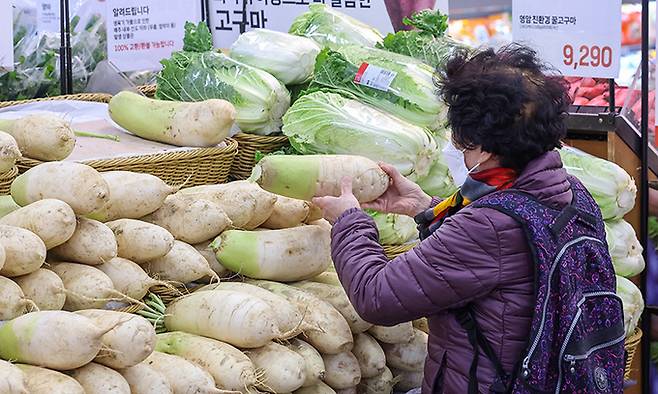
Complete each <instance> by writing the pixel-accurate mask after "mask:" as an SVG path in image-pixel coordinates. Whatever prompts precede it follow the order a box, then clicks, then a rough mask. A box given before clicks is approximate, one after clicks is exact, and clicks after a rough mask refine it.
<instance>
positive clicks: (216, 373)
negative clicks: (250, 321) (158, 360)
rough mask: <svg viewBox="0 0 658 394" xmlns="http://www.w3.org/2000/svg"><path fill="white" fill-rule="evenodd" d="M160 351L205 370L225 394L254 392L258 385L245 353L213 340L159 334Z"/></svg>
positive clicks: (173, 334) (174, 333) (158, 349)
mask: <svg viewBox="0 0 658 394" xmlns="http://www.w3.org/2000/svg"><path fill="white" fill-rule="evenodd" d="M156 350H157V351H159V352H163V353H167V354H173V355H175V356H179V357H182V358H184V359H186V360H187V361H190V362H193V363H194V364H196V365H199V366H201V367H203V368H204V369H205V370H206V371H208V373H210V375H212V377H213V379H214V380H215V385H216V386H217V387H218V388H220V389H224V390H235V391H241V390H250V389H253V387H254V386H255V385H256V382H257V379H256V370H255V367H254V364H253V363H252V362H251V360H250V359H249V357H247V356H246V355H245V354H244V353H243V352H241V351H240V350H238V349H236V348H235V347H233V346H231V345H229V344H227V343H224V342H221V341H217V340H214V339H210V338H205V337H201V336H197V335H192V334H187V333H184V332H181V331H175V332H168V333H164V334H158V343H157V345H156Z"/></svg>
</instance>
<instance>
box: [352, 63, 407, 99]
mask: <svg viewBox="0 0 658 394" xmlns="http://www.w3.org/2000/svg"><path fill="white" fill-rule="evenodd" d="M397 75H398V73H396V72H395V71H391V70H387V69H385V68H381V67H377V66H373V65H372V64H368V63H363V64H361V67H359V71H358V72H357V73H356V76H355V77H354V82H355V83H357V84H359V85H366V86H368V87H371V88H374V89H378V90H383V91H385V92H387V91H388V89H389V88H390V87H391V83H393V80H394V79H395V77H396V76H397Z"/></svg>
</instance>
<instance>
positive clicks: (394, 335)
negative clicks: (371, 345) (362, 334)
mask: <svg viewBox="0 0 658 394" xmlns="http://www.w3.org/2000/svg"><path fill="white" fill-rule="evenodd" d="M368 333H369V334H370V335H372V336H373V337H374V338H375V339H377V340H378V341H379V342H383V343H392V344H394V343H409V342H411V340H412V339H413V338H414V326H413V324H412V323H411V322H406V323H400V324H396V325H395V326H392V327H383V326H372V328H370V329H369V330H368Z"/></svg>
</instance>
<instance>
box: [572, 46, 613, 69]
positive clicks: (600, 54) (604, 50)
mask: <svg viewBox="0 0 658 394" xmlns="http://www.w3.org/2000/svg"><path fill="white" fill-rule="evenodd" d="M562 55H564V59H563V62H564V65H565V66H572V67H573V69H574V70H576V69H577V68H578V67H603V68H608V67H610V66H611V65H612V48H610V47H609V46H604V47H600V46H598V45H592V46H589V45H581V46H580V48H578V52H577V53H576V50H575V49H574V47H573V46H572V45H570V44H566V45H565V46H564V47H563V48H562Z"/></svg>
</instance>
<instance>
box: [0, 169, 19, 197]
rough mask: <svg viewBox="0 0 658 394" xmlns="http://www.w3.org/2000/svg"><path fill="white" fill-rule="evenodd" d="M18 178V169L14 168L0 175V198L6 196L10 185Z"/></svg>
mask: <svg viewBox="0 0 658 394" xmlns="http://www.w3.org/2000/svg"><path fill="white" fill-rule="evenodd" d="M17 176H18V167H16V166H14V168H12V169H11V170H9V171H7V172H5V173H4V174H0V196H6V195H8V194H9V191H10V189H11V183H12V182H13V181H14V179H16V177H17Z"/></svg>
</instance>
